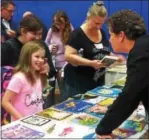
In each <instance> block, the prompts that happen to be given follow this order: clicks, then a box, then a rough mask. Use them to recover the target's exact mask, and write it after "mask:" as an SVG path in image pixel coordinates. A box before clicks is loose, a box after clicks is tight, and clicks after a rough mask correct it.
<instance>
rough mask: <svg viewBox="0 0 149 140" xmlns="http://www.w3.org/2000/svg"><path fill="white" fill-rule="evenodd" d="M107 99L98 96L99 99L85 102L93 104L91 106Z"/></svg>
mask: <svg viewBox="0 0 149 140" xmlns="http://www.w3.org/2000/svg"><path fill="white" fill-rule="evenodd" d="M105 99H107V97H102V96H98V97H97V98H94V99H88V100H85V102H88V103H91V104H94V105H95V104H97V103H99V102H101V101H103V100H105Z"/></svg>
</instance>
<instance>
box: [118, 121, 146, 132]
mask: <svg viewBox="0 0 149 140" xmlns="http://www.w3.org/2000/svg"><path fill="white" fill-rule="evenodd" d="M121 128H124V129H126V130H131V131H137V132H140V131H142V130H143V128H144V123H142V122H137V121H133V120H126V121H125V122H123V124H122V125H121Z"/></svg>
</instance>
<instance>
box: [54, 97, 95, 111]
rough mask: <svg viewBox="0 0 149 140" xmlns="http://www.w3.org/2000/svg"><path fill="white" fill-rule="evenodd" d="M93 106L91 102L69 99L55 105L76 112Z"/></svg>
mask: <svg viewBox="0 0 149 140" xmlns="http://www.w3.org/2000/svg"><path fill="white" fill-rule="evenodd" d="M91 106H93V104H91V103H87V102H85V101H82V100H67V101H65V102H63V103H60V104H58V105H55V106H54V107H55V108H57V109H60V110H65V111H70V112H74V113H79V112H83V111H84V110H85V109H87V108H89V107H91Z"/></svg>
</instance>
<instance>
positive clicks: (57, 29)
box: [45, 11, 73, 108]
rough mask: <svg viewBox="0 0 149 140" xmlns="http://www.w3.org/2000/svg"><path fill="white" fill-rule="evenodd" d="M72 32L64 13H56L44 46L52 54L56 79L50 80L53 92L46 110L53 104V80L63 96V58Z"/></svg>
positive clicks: (64, 63) (64, 62) (47, 102)
mask: <svg viewBox="0 0 149 140" xmlns="http://www.w3.org/2000/svg"><path fill="white" fill-rule="evenodd" d="M72 31H73V27H72V25H71V23H70V20H69V17H68V15H67V14H66V12H64V11H56V12H55V13H54V15H53V19H52V26H51V27H50V29H49V31H48V34H47V37H46V40H45V42H46V44H47V45H48V47H49V50H50V51H51V53H52V59H53V64H54V66H55V68H56V70H57V77H54V78H53V79H52V78H51V79H50V85H51V86H53V87H54V88H53V91H51V92H50V96H51V97H50V96H49V97H48V99H47V101H46V108H48V107H50V106H51V105H54V104H55V78H56V80H57V82H58V86H59V89H60V95H61V96H63V94H65V93H63V86H62V83H63V67H64V65H66V64H67V62H66V61H65V58H64V52H65V44H66V42H67V40H68V37H69V36H70V34H71V32H72Z"/></svg>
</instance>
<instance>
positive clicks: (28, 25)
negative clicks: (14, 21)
mask: <svg viewBox="0 0 149 140" xmlns="http://www.w3.org/2000/svg"><path fill="white" fill-rule="evenodd" d="M21 28H24V29H25V30H26V31H32V32H34V31H39V30H41V29H42V28H43V24H42V22H41V20H40V19H39V18H37V17H36V16H34V15H30V16H27V17H24V18H23V19H22V20H21V22H20V29H21Z"/></svg>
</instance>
